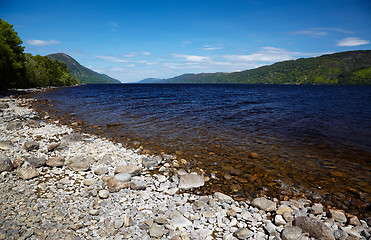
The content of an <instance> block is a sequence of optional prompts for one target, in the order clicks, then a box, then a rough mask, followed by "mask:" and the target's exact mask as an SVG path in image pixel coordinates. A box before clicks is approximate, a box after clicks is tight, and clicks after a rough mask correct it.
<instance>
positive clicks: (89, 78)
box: [46, 53, 121, 84]
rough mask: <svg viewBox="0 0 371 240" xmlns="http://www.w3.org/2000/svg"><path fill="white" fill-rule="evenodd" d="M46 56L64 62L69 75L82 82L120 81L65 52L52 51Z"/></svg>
mask: <svg viewBox="0 0 371 240" xmlns="http://www.w3.org/2000/svg"><path fill="white" fill-rule="evenodd" d="M46 57H48V58H49V59H51V60H58V61H61V62H64V63H65V64H66V65H67V67H68V69H69V71H70V73H71V75H72V76H74V77H76V78H77V79H78V80H79V81H81V83H82V84H101V83H121V82H120V81H119V80H117V79H115V78H112V77H110V76H108V75H106V74H101V73H97V72H95V71H93V70H91V69H89V68H87V67H85V66H83V65H81V64H80V63H79V62H78V61H76V60H75V59H74V58H73V57H71V56H69V55H68V54H65V53H53V54H49V55H47V56H46Z"/></svg>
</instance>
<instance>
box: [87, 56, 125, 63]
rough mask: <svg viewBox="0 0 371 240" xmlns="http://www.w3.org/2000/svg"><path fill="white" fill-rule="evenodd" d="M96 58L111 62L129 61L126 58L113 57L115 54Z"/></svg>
mask: <svg viewBox="0 0 371 240" xmlns="http://www.w3.org/2000/svg"><path fill="white" fill-rule="evenodd" d="M94 57H95V58H98V59H101V60H107V61H110V62H115V63H127V62H128V61H127V60H125V59H121V58H117V57H113V56H94Z"/></svg>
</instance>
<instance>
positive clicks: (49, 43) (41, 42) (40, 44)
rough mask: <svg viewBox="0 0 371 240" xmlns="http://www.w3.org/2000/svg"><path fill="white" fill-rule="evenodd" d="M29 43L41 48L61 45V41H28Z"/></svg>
mask: <svg viewBox="0 0 371 240" xmlns="http://www.w3.org/2000/svg"><path fill="white" fill-rule="evenodd" d="M27 43H28V44H29V45H31V46H35V47H39V46H48V45H55V44H60V43H61V41H58V40H49V41H43V40H36V39H34V40H28V41H27Z"/></svg>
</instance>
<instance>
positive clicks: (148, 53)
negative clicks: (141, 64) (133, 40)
mask: <svg viewBox="0 0 371 240" xmlns="http://www.w3.org/2000/svg"><path fill="white" fill-rule="evenodd" d="M142 55H144V56H149V55H151V53H150V52H142Z"/></svg>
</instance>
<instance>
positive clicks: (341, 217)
mask: <svg viewBox="0 0 371 240" xmlns="http://www.w3.org/2000/svg"><path fill="white" fill-rule="evenodd" d="M330 213H331V217H332V218H333V219H334V220H335V221H337V222H339V223H345V222H346V221H347V217H346V216H345V214H344V213H343V212H341V211H338V210H335V209H330Z"/></svg>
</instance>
